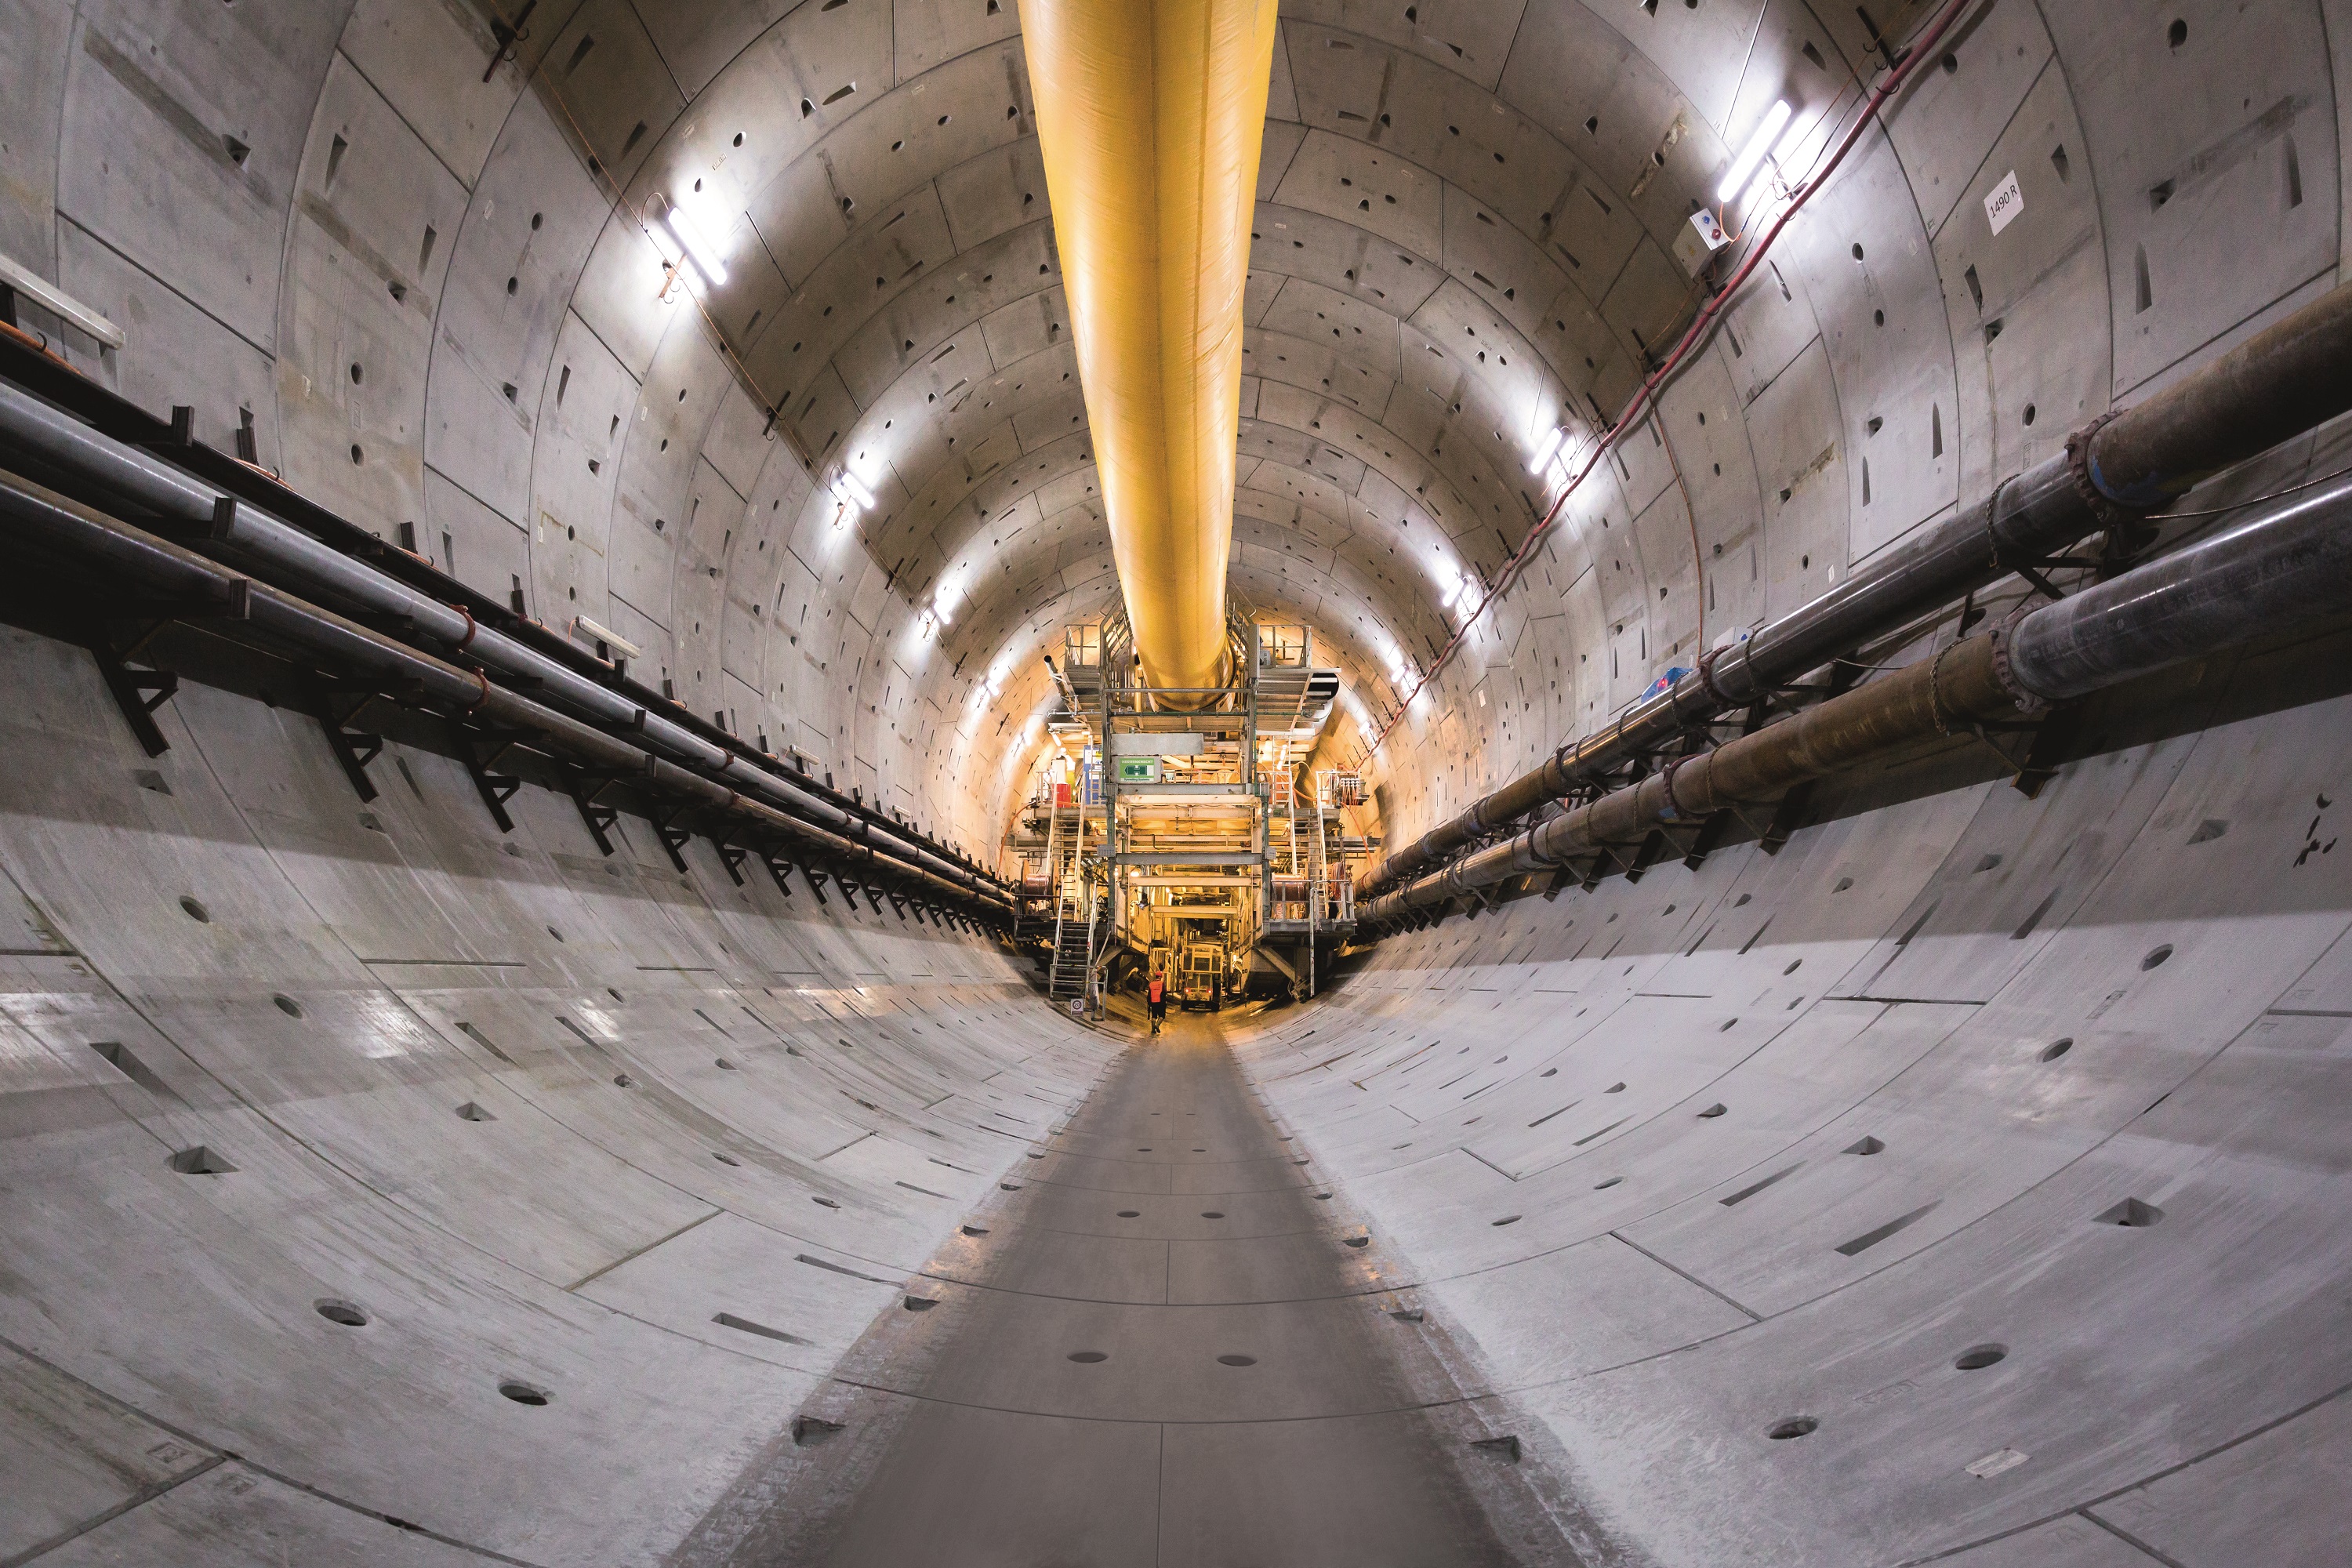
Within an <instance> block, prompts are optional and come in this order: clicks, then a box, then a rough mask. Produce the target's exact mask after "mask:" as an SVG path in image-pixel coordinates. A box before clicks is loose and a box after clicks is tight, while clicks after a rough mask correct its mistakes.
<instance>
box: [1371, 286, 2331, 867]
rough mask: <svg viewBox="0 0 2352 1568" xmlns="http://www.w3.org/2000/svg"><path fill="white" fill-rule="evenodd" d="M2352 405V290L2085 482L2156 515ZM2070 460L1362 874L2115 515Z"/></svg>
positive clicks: (2152, 408)
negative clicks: (2219, 474) (2214, 476)
mask: <svg viewBox="0 0 2352 1568" xmlns="http://www.w3.org/2000/svg"><path fill="white" fill-rule="evenodd" d="M2347 409H2352V287H2346V288H2339V289H2336V290H2334V291H2333V292H2331V293H2329V294H2328V295H2327V296H2326V297H2325V298H2324V299H2321V300H2315V301H2314V302H2313V303H2312V304H2310V305H2307V306H2305V308H2304V309H2302V310H2298V311H2296V312H2294V314H2293V315H2291V316H2289V317H2287V318H2286V319H2285V320H2284V321H2280V322H2279V323H2278V324H2277V325H2275V326H2273V327H2271V328H2269V329H2267V330H2266V331H2263V332H2260V333H2258V334H2256V335H2255V336H2254V337H2252V338H2250V339H2248V340H2247V341H2246V342H2244V343H2242V344H2241V345H2240V346H2239V347H2238V348H2236V349H2233V350H2231V352H2230V353H2227V354H2224V355H2222V356H2221V358H2220V359H2217V360H2215V361H2213V362H2212V363H2210V364H2207V365H2205V366H2203V367H2202V368H2200V369H2199V370H2198V371H2196V372H2195V373H2193V374H2190V375H2189V376H2187V377H2184V378H2183V379H2182V380H2181V381H2180V382H2179V383H2178V384H2175V385H2173V386H2172V387H2170V388H2168V390H2166V391H2165V392H2163V393H2161V394H2159V395H2157V396H2155V397H2153V398H2151V399H2149V400H2148V401H2147V402H2146V403H2144V404H2140V405H2137V406H2135V407H2132V408H2129V409H2126V410H2125V411H2124V412H2122V413H2120V414H2118V415H2116V416H2114V417H2113V418H2111V419H2108V420H2105V421H2104V422H2102V423H2100V424H2098V425H2095V426H2091V427H2090V428H2089V429H2088V430H2087V431H2086V432H2085V433H2084V434H2082V435H2078V436H2077V437H2075V440H2074V443H2070V446H2078V447H2080V449H2081V451H2082V453H2083V464H2084V470H2083V475H2082V479H2083V480H2085V481H2087V482H2088V483H2089V485H2090V486H2091V487H2092V489H2093V490H2095V492H2096V494H2097V496H2098V498H2099V499H2100V500H2104V501H2105V502H2106V503H2107V504H2108V505H2109V506H2111V507H2113V508H2115V509H2117V510H2121V511H2126V512H2129V511H2147V510H2155V509H2156V508H2158V507H2160V506H2162V505H2163V504H2164V503H2165V502H2167V501H2168V500H2170V499H2172V498H2173V497H2175V496H2178V495H2180V494H2182V493H2184V492H2185V491H2187V490H2188V489H2189V488H2190V487H2191V486H2193V485H2194V484H2196V483H2197V482H2198V481H2199V480H2200V479H2203V478H2205V477H2207V476H2208V475H2210V474H2211V473H2213V472H2215V471H2217V470H2219V469H2221V468H2227V467H2228V466H2230V465H2231V464H2232V463H2236V462H2242V461H2243V460H2244V459H2246V458H2251V457H2252V456H2254V455H2255V454H2256V453H2259V452H2263V451H2266V450H2268V449H2269V448H2270V447H2273V446H2276V445H2277V444H2278V443H2279V442H2281V441H2284V440H2286V439H2288V438H2289V437H2294V436H2296V435H2300V434H2301V433H2303V432H2304V431H2306V430H2309V429H2311V428H2313V427H2314V426H2317V425H2320V424H2322V423H2324V422H2325V421H2326V420H2328V419H2331V418H2334V417H2335V416H2336V415H2338V414H2341V413H2344V412H2345V411H2346V410H2347ZM2105 521H2106V519H2105V517H2103V516H2102V514H2101V509H2100V508H2099V507H2098V506H2096V505H2095V504H2094V501H2093V495H2092V494H2091V493H2086V491H2085V489H2084V485H2083V484H2082V483H2080V482H2078V479H2077V475H2076V473H2075V471H2074V466H2073V464H2072V463H2071V462H2070V460H2069V458H2067V457H2066V456H2064V455H2061V456H2057V457H2053V458H2049V459H2047V460H2046V461H2044V462H2042V463H2041V464H2038V465H2037V466H2035V467H2034V468H2030V469H2028V470H2027V471H2026V472H2024V473H2023V474H2021V475H2019V476H2017V477H2016V478H2014V479H2009V480H2007V481H2005V482H2004V483H2002V484H2001V485H2000V486H1998V487H1996V489H1994V491H1993V493H1992V495H1991V496H1990V498H1989V499H1987V500H1984V501H1982V502H1980V503H1978V504H1975V505H1972V506H1969V507H1968V508H1965V509H1963V510H1960V511H1958V512H1956V513H1955V514H1954V515H1953V516H1951V517H1949V518H1947V519H1946V520H1944V521H1942V522H1940V523H1937V524H1934V525H1933V526H1931V527H1928V528H1925V529H1922V530H1920V531H1917V532H1916V534H1915V535H1914V536H1913V537H1912V538H1911V539H1910V540H1909V541H1908V542H1906V543H1904V544H1902V545H1900V546H1898V547H1897V548H1896V549H1895V551H1893V552H1890V553H1888V554H1887V555H1885V557H1882V558H1881V559H1879V560H1877V561H1875V562H1874V563H1871V564H1870V565H1868V566H1865V567H1864V568H1862V569H1861V570H1860V571H1858V572H1857V573H1855V574H1854V575H1853V576H1852V577H1850V578H1848V579H1847V580H1846V581H1845V582H1843V583H1842V584H1838V586H1836V587H1835V588H1832V589H1831V590H1830V591H1829V592H1828V593H1826V594H1824V595H1822V596H1821V597H1819V598H1817V599H1815V600H1813V601H1812V602H1811V603H1810V604H1807V605H1802V606H1801V607H1800V608H1798V609H1796V610H1793V611H1791V612H1790V613H1789V614H1788V615H1786V616H1782V617H1781V618H1780V619H1779V620H1777V621H1774V622H1772V623H1771V624H1770V625H1769V626H1765V627H1764V628H1763V629H1762V630H1760V631H1759V632H1757V633H1756V634H1755V636H1754V637H1750V638H1749V639H1748V641H1747V642H1744V643H1740V644H1737V645H1735V646H1733V647H1729V648H1727V649H1724V650H1722V651H1721V652H1717V653H1710V654H1708V655H1707V656H1706V658H1703V659H1702V660H1701V661H1700V666H1699V668H1698V670H1697V671H1696V673H1694V674H1692V675H1688V676H1685V677H1684V678H1683V679H1681V680H1679V681H1677V682H1675V685H1674V686H1673V687H1672V688H1671V689H1668V690H1666V691H1664V692H1661V693H1659V694H1658V695H1657V696H1655V697H1653V698H1650V699H1648V700H1644V701H1642V702H1638V703H1635V704H1634V705H1633V707H1631V708H1629V709H1627V710H1625V711H1624V712H1623V713H1622V714H1621V715H1620V716H1619V717H1618V718H1617V719H1616V720H1614V721H1612V722H1611V723H1610V724H1609V725H1608V726H1606V727H1605V728H1603V729H1601V730H1598V731H1593V732H1592V733H1591V734H1588V735H1585V736H1583V737H1581V738H1580V739H1579V740H1577V741H1575V742H1571V743H1570V744H1569V745H1567V746H1564V747H1562V748H1561V749H1560V751H1559V752H1558V753H1557V754H1556V755H1555V756H1554V757H1553V758H1552V759H1551V760H1550V761H1549V762H1546V763H1543V764H1542V765H1541V766H1539V767H1537V768H1535V769H1532V770H1530V771H1529V772H1528V773H1524V774H1522V775H1520V776H1519V777H1518V778H1517V779H1514V780H1513V781H1511V783H1509V784H1507V785H1505V786H1504V787H1503V788H1502V789H1500V790H1497V791H1496V792H1495V793H1493V794H1492V795H1486V796H1485V797H1484V798H1482V799H1480V800H1479V801H1477V802H1476V803H1475V804H1474V805H1472V806H1471V807H1470V808H1469V809H1468V810H1467V811H1465V812H1464V813H1462V815H1460V816H1457V817H1455V818H1454V819H1453V820H1452V821H1450V822H1446V823H1443V824H1441V825H1440V826H1437V827H1434V828H1433V829H1431V830H1430V831H1429V832H1428V833H1426V834H1424V835H1423V836H1422V837H1420V838H1418V839H1416V840H1415V841H1414V842H1412V844H1410V845H1407V846H1404V847H1402V848H1400V849H1398V850H1397V851H1396V852H1395V853H1393V854H1391V855H1390V856H1389V857H1388V858H1386V859H1385V860H1384V861H1382V863H1381V865H1379V866H1377V867H1374V868H1372V869H1371V870H1370V872H1368V873H1367V874H1366V875H1365V877H1364V878H1363V879H1361V880H1360V882H1359V883H1358V891H1357V896H1358V897H1359V898H1361V899H1370V898H1371V897H1372V896H1374V895H1376V894H1378V893H1380V892H1381V891H1383V890H1385V889H1389V888H1391V887H1394V886H1395V885H1396V884H1397V883H1398V882H1400V881H1402V880H1403V879H1407V878H1410V877H1412V876H1414V875H1416V874H1417V873H1419V872H1421V871H1422V870H1423V869H1425V868H1428V867H1431V866H1434V865H1437V864H1439V863H1440V862H1442V861H1443V860H1444V859H1445V858H1447V857H1448V856H1451V855H1453V854H1454V853H1455V852H1456V851H1458V850H1460V849H1461V848H1463V847H1465V846H1466V845H1469V844H1471V843H1474V842H1475V841H1476V840H1478V839H1480V838H1483V837H1486V835H1488V834H1490V833H1493V832H1495V831H1496V829H1498V828H1501V827H1503V826H1507V824H1509V823H1511V822H1513V821H1516V820H1517V818H1519V817H1521V816H1526V815H1527V814H1528V812H1530V811H1533V810H1535V809H1536V808H1537V807H1538V806H1539V805H1544V804H1545V803H1546V802H1548V801H1552V800H1557V799H1559V798H1560V797H1561V796H1563V795H1569V794H1571V793H1573V792H1574V791H1575V790H1577V789H1578V788H1580V787H1581V786H1583V785H1585V784H1590V783H1591V782H1592V781H1593V780H1594V779H1595V778H1597V777H1598V776H1599V775H1601V774H1602V773H1606V772H1607V771H1609V770H1611V769H1612V768H1615V767H1617V766H1619V765H1621V764H1622V763H1624V762H1626V761H1627V760H1628V759H1629V758H1632V757H1634V756H1638V755H1641V754H1643V753H1645V752H1654V751H1656V750H1658V749H1659V748H1660V747H1662V746H1664V744H1666V743H1667V742H1670V741H1672V740H1674V739H1675V737H1676V736H1678V735H1680V734H1682V733H1684V732H1685V731H1688V730H1690V729H1692V728H1694V727H1696V726H1697V725H1700V724H1705V723H1707V722H1710V721H1714V720H1715V719H1717V718H1719V717H1720V716H1722V715H1723V714H1724V713H1726V712H1729V711H1733V710H1737V709H1739V708H1742V707H1745V706H1747V705H1748V704H1749V703H1751V702H1754V701H1756V700H1758V699H1759V698H1761V697H1764V696H1766V695H1768V694H1769V692H1770V691H1771V690H1772V689H1774V688H1775V687H1778V686H1782V685H1785V684H1787V683H1788V682H1790V681H1791V680H1795V679H1799V678H1801V677H1802V676H1803V675H1805V674H1807V673H1808V672H1809V671H1811V670H1814V669H1817V668H1820V667H1821V666H1822V665H1823V664H1824V663H1827V662H1828V661H1829V660H1831V659H1832V658H1837V657H1838V656H1839V655H1841V654H1843V653H1847V652H1850V651H1851V650H1852V649H1853V648H1854V647H1859V646H1860V645H1861V644H1863V643H1864V642H1866V641H1868V640H1869V639H1870V638H1871V637H1877V636H1882V635H1884V634H1885V633H1886V632H1888V631H1891V630H1893V629H1894V628H1895V627H1897V626H1902V625H1903V624H1904V623H1906V622H1907V621H1910V620H1912V619H1914V618H1916V616H1920V615H1923V614H1925V613H1927V611H1930V610H1933V609H1935V608H1937V606H1939V605H1946V604H1949V603H1950V602H1951V601H1953V600H1954V599H1957V598H1958V597H1959V596H1960V595H1963V594H1967V593H1969V592H1972V591H1973V590H1975V589H1978V588H1981V587H1985V586H1987V585H1989V584H1992V583H1995V582H1998V581H1999V580H2000V578H2002V577H2004V576H2007V575H2008V574H2010V573H2011V572H2012V571H2014V570H2015V569H2016V568H2017V567H2018V566H2019V565H2031V564H2032V563H2034V562H2035V561H2037V560H2039V559H2041V558H2042V557H2045V556H2048V555H2052V554H2054V553H2056V552H2060V551H2063V550H2064V549H2066V548H2068V547H2069V546H2071V545H2073V544H2074V543H2075V542H2077V541H2079V540H2080V539H2082V538H2083V537H2084V535H2085V534H2088V533H2091V532H2094V531H2097V530H2098V529H2099V528H2101V527H2103V526H2105Z"/></svg>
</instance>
